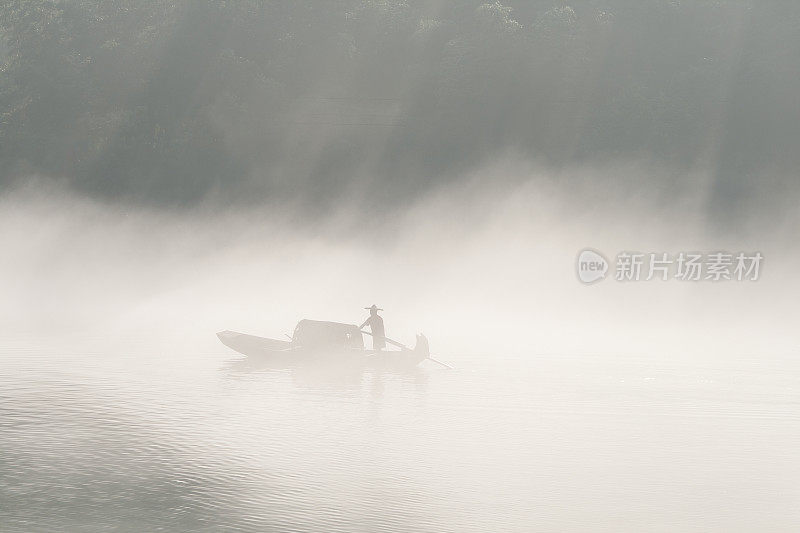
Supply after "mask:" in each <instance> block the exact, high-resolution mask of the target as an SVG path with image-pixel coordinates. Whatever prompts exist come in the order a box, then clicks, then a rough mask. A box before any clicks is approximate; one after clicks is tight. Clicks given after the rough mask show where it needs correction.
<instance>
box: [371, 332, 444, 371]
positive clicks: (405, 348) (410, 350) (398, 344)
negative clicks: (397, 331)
mask: <svg viewBox="0 0 800 533" xmlns="http://www.w3.org/2000/svg"><path fill="white" fill-rule="evenodd" d="M360 331H361V333H365V334H367V335H369V336H370V337H374V336H375V335H373V334H372V333H370V332H369V331H364V330H363V329H362V330H360ZM383 340H385V341H386V342H388V343H389V344H391V345H393V346H397V347H398V348H402V349H403V350H406V351H409V352H413V351H414V350H412V349H411V348H409V347H408V346H406V345H405V344H402V343H400V342H397V341H393V340H392V339H390V338H388V337H384V338H383ZM426 359H430V360H431V361H433V362H434V363H439V364H440V365H442V366H443V367H445V368H449V369H450V370H454V368H453V367H452V366H450V365H448V364H447V363H444V362H442V361H439V360H438V359H434V358H433V357H431V356H430V354H428V356H427V357H426Z"/></svg>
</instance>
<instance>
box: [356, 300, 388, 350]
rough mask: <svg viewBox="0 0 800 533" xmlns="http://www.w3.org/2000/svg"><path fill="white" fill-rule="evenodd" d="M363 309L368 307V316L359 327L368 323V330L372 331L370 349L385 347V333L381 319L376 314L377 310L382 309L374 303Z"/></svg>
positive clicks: (361, 327)
mask: <svg viewBox="0 0 800 533" xmlns="http://www.w3.org/2000/svg"><path fill="white" fill-rule="evenodd" d="M364 309H369V318H368V319H366V320H365V321H364V323H363V324H361V326H359V329H363V328H364V326H366V325H367V324H369V330H370V332H371V333H372V349H373V350H383V349H384V348H386V337H385V335H386V333H385V332H384V330H383V319H382V318H381V317H380V316H378V311H383V309H380V308H378V306H377V305H374V304H373V306H372V307H365V308H364Z"/></svg>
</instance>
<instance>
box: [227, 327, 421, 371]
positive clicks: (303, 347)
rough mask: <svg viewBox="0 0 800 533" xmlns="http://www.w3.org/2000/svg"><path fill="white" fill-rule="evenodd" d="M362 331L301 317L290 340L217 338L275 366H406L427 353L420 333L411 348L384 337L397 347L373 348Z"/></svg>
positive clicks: (238, 336)
mask: <svg viewBox="0 0 800 533" xmlns="http://www.w3.org/2000/svg"><path fill="white" fill-rule="evenodd" d="M364 333H366V332H362V331H361V330H360V329H359V328H358V326H356V325H354V324H342V323H339V322H325V321H319V320H301V321H300V322H298V324H297V327H295V330H294V334H293V335H292V337H291V340H285V341H284V340H278V339H269V338H265V337H257V336H255V335H248V334H246V333H238V332H236V331H221V332H219V333H217V337H218V338H219V340H220V341H222V344H224V345H225V346H227V347H229V348H231V349H232V350H234V351H236V352H239V353H241V354H244V355H246V356H248V357H249V358H258V359H259V360H260V361H262V362H268V363H270V364H274V365H275V366H292V365H299V364H326V363H335V364H350V365H356V366H371V367H386V368H394V367H404V368H408V367H412V366H416V365H418V364H419V363H421V362H422V361H423V360H425V359H426V358H428V357H429V356H430V352H429V348H428V339H427V338H426V337H425V336H424V335H417V342H416V345H415V346H414V348H413V349H411V348H409V347H407V346H405V345H402V344H400V343H398V342H395V341H391V340H388V339H387V342H389V343H390V344H392V345H394V346H396V347H397V348H399V349H397V350H387V351H376V350H371V349H367V348H366V347H365V346H364V336H363V334H364Z"/></svg>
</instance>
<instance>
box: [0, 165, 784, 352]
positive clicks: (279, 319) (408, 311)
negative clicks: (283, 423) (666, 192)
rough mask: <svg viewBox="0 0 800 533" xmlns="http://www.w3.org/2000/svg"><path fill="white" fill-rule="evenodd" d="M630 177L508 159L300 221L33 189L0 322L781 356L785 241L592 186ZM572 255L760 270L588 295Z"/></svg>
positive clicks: (156, 335) (267, 211)
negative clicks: (370, 311) (380, 318)
mask: <svg viewBox="0 0 800 533" xmlns="http://www.w3.org/2000/svg"><path fill="white" fill-rule="evenodd" d="M644 172H649V173H650V174H651V175H652V174H654V173H656V172H658V171H657V170H654V169H653V168H652V167H648V168H644V167H642V166H641V165H636V164H628V165H625V166H615V167H611V168H604V169H601V170H599V169H588V168H585V167H584V168H575V169H572V170H570V171H568V172H567V174H568V177H567V178H566V180H568V181H569V182H570V185H568V186H564V184H563V182H564V181H565V177H564V176H563V175H560V174H559V175H551V174H548V171H547V170H546V169H542V168H539V167H536V166H533V165H531V164H529V163H526V162H524V161H520V160H519V159H518V158H514V157H506V158H503V159H499V160H497V161H496V162H494V163H493V164H491V165H487V166H486V167H484V168H481V169H480V170H477V171H475V172H474V173H473V174H471V175H469V176H465V177H463V178H462V179H461V180H459V181H458V183H456V184H448V185H445V186H443V187H441V188H440V189H438V190H436V191H432V192H431V193H430V194H428V195H426V197H425V198H421V199H419V200H417V201H415V202H413V203H410V204H408V205H407V206H406V208H405V209H404V210H402V212H401V211H398V212H397V213H395V214H394V215H393V216H391V217H383V218H381V217H370V216H368V215H364V214H363V213H361V212H360V211H359V209H358V206H357V205H350V204H346V203H343V204H341V205H340V206H339V207H338V208H337V210H336V211H335V212H333V213H331V214H330V215H329V216H328V217H327V218H325V219H324V220H323V221H321V222H315V223H308V222H307V221H305V220H304V219H303V217H301V216H298V215H297V214H296V212H295V210H294V209H295V208H294V206H292V205H291V204H290V205H274V204H273V205H267V206H264V207H252V206H248V207H242V208H236V209H229V208H225V207H220V206H219V205H218V204H215V203H209V204H206V205H201V206H198V207H195V208H192V209H188V210H182V211H177V212H172V211H164V210H161V209H158V208H144V207H131V206H127V205H119V204H113V203H107V202H106V203H104V202H101V201H97V200H93V199H89V198H86V197H84V196H81V195H78V194H76V193H72V192H69V191H65V190H64V189H63V188H60V187H58V186H56V185H52V184H51V183H49V182H39V184H38V185H36V186H29V187H24V188H18V189H16V190H14V191H12V192H10V193H8V194H6V195H4V197H3V200H2V209H1V210H0V213H2V217H3V220H2V233H1V234H0V235H2V241H1V242H2V246H3V249H4V250H6V252H7V256H8V257H13V258H14V260H13V261H9V262H6V263H4V266H3V272H2V279H3V280H4V282H3V285H4V291H3V292H4V294H5V295H6V297H5V298H4V300H3V307H2V312H3V321H4V323H5V324H6V325H7V326H6V327H7V328H8V329H7V331H15V330H20V331H23V332H36V334H37V335H38V336H42V337H49V336H56V335H60V334H65V333H71V334H78V335H80V334H90V335H91V334H102V335H107V336H112V335H118V334H124V335H142V336H144V337H145V338H147V339H148V340H150V341H156V340H158V339H160V338H163V339H164V340H165V342H167V341H169V342H175V339H176V338H181V339H183V340H182V341H181V342H183V343H187V342H191V343H202V342H204V341H205V342H208V343H211V342H216V339H214V338H213V333H214V332H216V331H218V330H221V329H234V330H243V331H248V332H252V333H254V334H261V335H264V336H268V337H273V338H281V337H283V334H284V333H291V331H292V329H293V327H294V323H295V322H296V321H298V320H299V319H301V318H315V319H325V320H335V321H344V322H351V323H355V322H360V319H361V314H362V312H361V309H362V308H363V307H364V306H368V305H371V303H373V302H377V303H378V304H379V305H381V306H384V307H385V308H386V309H387V312H386V317H387V320H388V322H389V331H390V332H391V334H394V335H396V336H398V337H404V338H406V339H410V338H411V339H413V334H414V333H415V332H418V331H423V332H425V333H427V334H428V336H429V337H430V338H431V339H432V341H433V343H434V346H435V348H436V351H437V352H438V353H441V354H452V357H455V358H456V360H457V358H458V354H461V353H465V354H487V355H488V354H492V353H497V352H502V353H525V354H530V353H531V352H532V351H533V352H534V353H536V352H542V353H588V354H592V353H604V354H614V353H640V354H644V353H647V354H652V353H660V354H664V355H668V354H673V355H674V354H675V353H687V352H690V353H697V352H705V353H706V354H707V355H708V356H710V357H715V358H720V359H724V358H725V357H726V354H728V353H729V351H730V350H736V351H739V352H743V353H753V354H755V353H764V352H772V351H775V350H778V351H779V352H782V353H783V352H786V351H787V350H792V349H794V348H796V346H797V342H796V340H794V339H793V338H792V336H793V333H792V332H793V324H794V323H796V320H797V318H798V316H797V311H796V310H795V308H796V306H795V305H794V303H793V301H792V298H791V294H792V290H791V288H793V287H795V286H796V285H795V283H796V281H795V280H794V277H793V269H794V266H793V265H794V260H795V258H796V256H797V253H796V248H795V245H794V239H793V235H792V229H793V228H794V227H795V226H794V225H793V224H791V223H788V222H787V223H786V225H785V226H783V227H781V226H774V225H767V224H763V223H761V222H760V221H759V220H751V223H750V224H748V227H749V228H750V229H749V230H748V231H742V230H740V229H738V228H737V229H736V231H725V230H717V229H715V228H714V226H713V225H710V224H709V223H708V219H707V217H706V216H705V212H704V209H703V201H702V198H701V199H699V200H698V199H697V198H696V197H694V196H693V197H691V198H685V199H678V200H675V199H674V198H673V199H671V200H670V202H669V203H666V202H664V199H663V197H662V196H661V193H660V191H647V190H641V189H640V190H630V189H627V188H625V187H621V188H618V189H612V188H610V187H607V186H596V185H593V184H595V183H607V182H608V181H610V177H611V176H613V178H614V179H616V180H617V181H624V180H625V179H627V180H630V181H635V179H636V176H638V175H641V173H644ZM624 174H628V176H627V178H624ZM512 175H513V179H512ZM697 179H698V180H700V179H703V178H702V176H700V177H698V178H697ZM497 183H507V184H508V185H506V186H505V187H497V185H496V184H497ZM676 205H677V206H679V207H676ZM586 247H591V248H594V249H598V250H601V251H603V252H604V253H606V254H607V256H608V257H609V258H613V257H614V256H615V255H616V254H617V253H619V252H621V251H626V250H627V251H631V250H632V251H640V252H645V253H647V252H668V253H670V254H677V253H678V252H680V251H691V250H705V251H715V250H729V251H748V252H753V251H760V252H761V253H762V254H764V255H765V267H764V271H763V277H762V278H761V279H759V280H758V281H755V282H746V283H745V282H727V283H712V282H707V281H700V282H683V283H681V282H677V281H675V280H670V281H668V282H662V281H651V282H639V283H627V284H625V283H620V282H617V281H613V280H612V281H606V283H604V284H600V285H595V286H589V287H586V286H583V285H582V284H580V283H578V281H577V278H576V274H575V258H576V255H577V252H578V251H579V250H581V249H583V248H586ZM609 277H610V278H613V272H612V273H611V274H610V275H609ZM576 333H579V334H576Z"/></svg>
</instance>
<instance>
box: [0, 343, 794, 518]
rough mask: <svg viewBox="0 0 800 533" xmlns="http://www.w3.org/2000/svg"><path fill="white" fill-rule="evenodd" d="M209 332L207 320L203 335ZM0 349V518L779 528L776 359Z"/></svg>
mask: <svg viewBox="0 0 800 533" xmlns="http://www.w3.org/2000/svg"><path fill="white" fill-rule="evenodd" d="M210 338H213V334H210ZM42 344H43V343H41V342H39V341H37V340H36V339H34V338H25V337H10V338H5V339H3V341H2V343H0V346H2V348H0V531H2V532H4V533H11V532H26V533H28V532H39V531H41V532H52V531H69V532H71V531H76V532H77V531H79V532H94V531H131V532H147V531H180V532H183V531H259V532H262V531H308V532H348V533H353V532H362V531H363V532H378V531H409V532H411V531H413V532H460V533H461V532H501V531H502V532H505V531H509V532H517V531H519V532H531V531H561V532H564V531H581V532H582V531H586V532H589V531H591V532H597V531H614V532H619V531H635V532H638V531H681V532H691V531H698V532H699V531H703V532H708V531H720V532H723V531H724V532H735V531H759V530H760V531H771V532H777V531H787V532H788V531H797V530H798V528H800V484H798V481H797V480H798V479H800V454H798V447H799V446H800V375H798V373H797V372H789V371H787V368H788V369H790V368H796V367H797V366H796V364H795V363H793V362H792V360H791V359H790V358H787V357H779V356H768V355H763V354H762V355H753V356H748V357H742V356H737V357H726V356H724V355H720V354H716V355H709V356H708V357H697V356H694V357H689V356H680V355H676V356H674V357H669V358H666V357H663V356H661V357H656V356H649V355H648V354H640V355H638V356H631V355H627V356H614V355H570V354H541V353H533V352H531V353H530V354H528V355H525V356H516V357H511V356H504V355H503V354H486V355H482V356H469V357H467V356H458V355H457V354H450V355H449V356H443V357H444V358H445V359H447V360H449V361H450V362H452V363H453V364H454V365H455V366H456V367H457V368H456V370H446V369H443V368H439V367H437V366H436V365H434V364H431V363H425V364H423V365H422V366H420V367H419V368H418V369H416V370H413V371H408V372H401V373H398V372H387V371H371V370H364V371H358V370H352V369H351V370H348V371H342V372H335V371H332V370H331V369H327V370H324V371H323V370H320V369H314V368H307V369H295V370H273V369H269V368H264V367H263V366H260V365H258V364H251V363H247V362H246V361H243V359H242V358H241V357H239V356H237V355H236V354H234V353H232V352H231V351H230V350H228V349H227V348H225V347H224V346H221V345H218V344H216V343H212V342H209V343H208V344H204V345H203V346H202V347H201V348H199V349H198V348H195V349H191V350H189V349H186V348H185V347H182V346H180V345H179V344H178V343H174V342H171V343H163V344H158V343H155V345H153V344H151V345H147V346H145V345H142V344H140V343H138V342H137V341H135V340H130V341H125V340H118V339H117V340H115V342H114V343H111V344H109V343H108V342H106V341H105V340H102V339H101V340H97V339H86V340H81V341H80V342H74V339H73V341H72V342H70V343H69V345H70V347H69V348H66V347H64V346H66V344H65V345H64V346H62V347H60V348H53V345H52V343H48V344H49V346H43V345H42Z"/></svg>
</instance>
